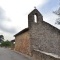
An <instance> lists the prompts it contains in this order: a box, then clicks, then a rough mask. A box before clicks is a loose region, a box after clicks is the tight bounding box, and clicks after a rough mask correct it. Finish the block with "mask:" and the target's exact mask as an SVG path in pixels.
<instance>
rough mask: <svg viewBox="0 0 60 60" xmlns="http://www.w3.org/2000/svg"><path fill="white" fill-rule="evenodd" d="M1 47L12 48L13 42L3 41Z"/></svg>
mask: <svg viewBox="0 0 60 60" xmlns="http://www.w3.org/2000/svg"><path fill="white" fill-rule="evenodd" d="M0 46H1V47H11V42H10V41H8V40H7V41H2V42H1V44H0Z"/></svg>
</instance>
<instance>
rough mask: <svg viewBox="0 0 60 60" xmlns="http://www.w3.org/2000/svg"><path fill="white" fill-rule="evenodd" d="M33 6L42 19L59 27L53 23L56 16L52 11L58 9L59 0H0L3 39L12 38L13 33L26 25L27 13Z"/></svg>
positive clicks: (0, 32) (0, 25)
mask: <svg viewBox="0 0 60 60" xmlns="http://www.w3.org/2000/svg"><path fill="white" fill-rule="evenodd" d="M35 6H36V8H37V9H38V10H39V11H40V12H41V13H42V15H43V19H44V21H46V22H48V23H50V24H52V25H54V26H56V27H58V28H59V27H60V26H59V25H55V24H54V23H55V20H56V18H58V16H57V15H55V14H54V13H53V11H55V10H57V9H58V6H59V0H0V34H3V35H4V36H5V40H12V39H14V37H13V35H14V34H16V33H18V32H19V31H21V30H22V29H24V28H26V27H28V14H29V13H30V12H31V11H32V10H33V9H34V7H35Z"/></svg>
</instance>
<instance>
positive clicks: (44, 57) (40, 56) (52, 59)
mask: <svg viewBox="0 0 60 60" xmlns="http://www.w3.org/2000/svg"><path fill="white" fill-rule="evenodd" d="M33 60H60V57H57V56H56V55H55V56H53V55H51V54H45V53H44V52H39V51H35V50H34V51H33Z"/></svg>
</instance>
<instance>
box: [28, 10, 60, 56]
mask: <svg viewBox="0 0 60 60" xmlns="http://www.w3.org/2000/svg"><path fill="white" fill-rule="evenodd" d="M34 15H37V23H35V22H34ZM28 23H29V31H30V39H31V40H30V41H31V50H33V49H38V50H40V51H45V52H48V53H54V54H56V55H59V56H60V30H58V29H57V28H55V27H53V26H52V25H50V24H49V23H47V22H44V21H43V16H42V15H41V13H39V11H38V10H37V9H35V10H33V11H32V12H31V13H30V14H29V15H28Z"/></svg>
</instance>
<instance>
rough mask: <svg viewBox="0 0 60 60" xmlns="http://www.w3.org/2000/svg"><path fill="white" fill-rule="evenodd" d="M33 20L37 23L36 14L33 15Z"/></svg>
mask: <svg viewBox="0 0 60 60" xmlns="http://www.w3.org/2000/svg"><path fill="white" fill-rule="evenodd" d="M34 22H35V23H37V16H36V15H34Z"/></svg>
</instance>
